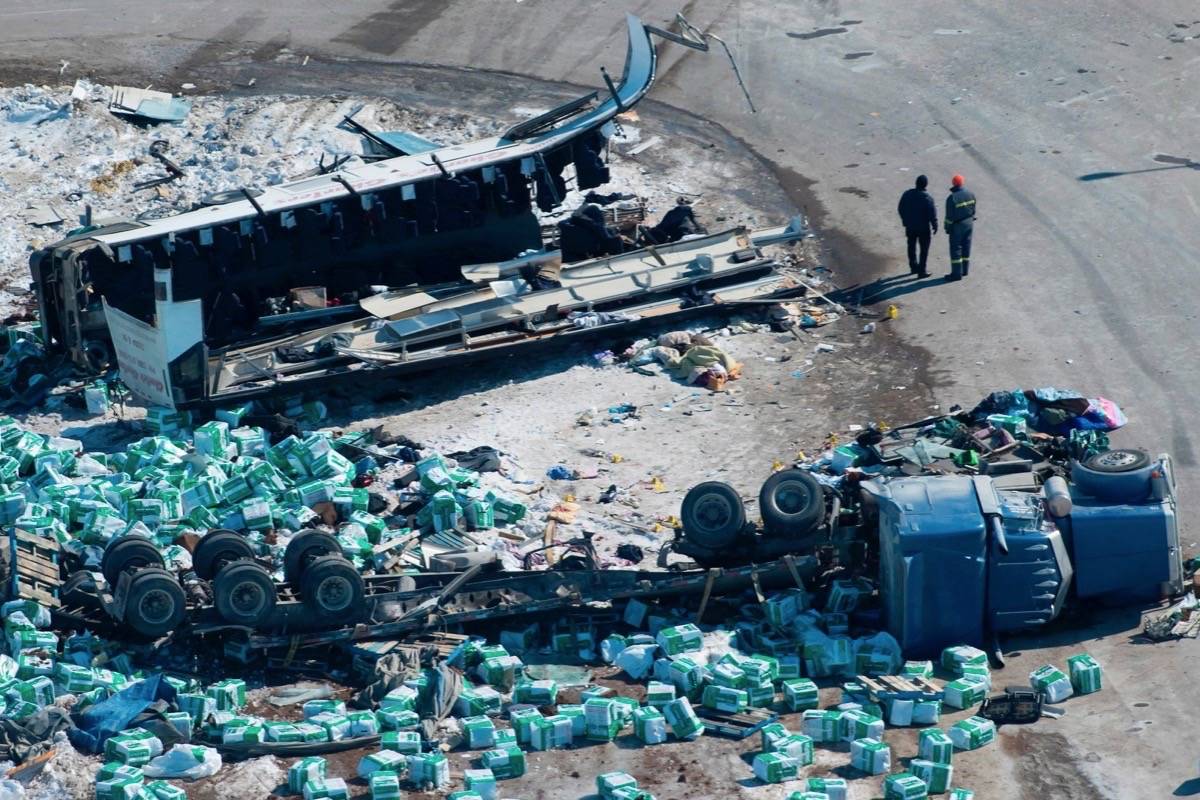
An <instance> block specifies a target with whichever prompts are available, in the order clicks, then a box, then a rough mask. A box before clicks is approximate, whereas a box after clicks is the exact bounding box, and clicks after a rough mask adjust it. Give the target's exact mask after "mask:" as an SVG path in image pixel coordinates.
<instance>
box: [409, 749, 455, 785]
mask: <svg viewBox="0 0 1200 800" xmlns="http://www.w3.org/2000/svg"><path fill="white" fill-rule="evenodd" d="M408 779H409V780H410V781H411V782H412V783H413V784H414V785H416V786H418V787H423V786H432V787H433V788H435V789H442V788H445V786H446V785H447V784H448V783H450V762H449V761H447V760H446V757H445V756H444V755H442V754H441V753H421V754H420V755H414V756H409V757H408Z"/></svg>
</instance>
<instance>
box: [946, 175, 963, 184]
mask: <svg viewBox="0 0 1200 800" xmlns="http://www.w3.org/2000/svg"><path fill="white" fill-rule="evenodd" d="M965 182H966V178H964V177H963V176H962V175H955V176H954V177H953V178H951V179H950V185H951V186H962V185H963V184H964V183H965Z"/></svg>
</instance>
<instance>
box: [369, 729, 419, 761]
mask: <svg viewBox="0 0 1200 800" xmlns="http://www.w3.org/2000/svg"><path fill="white" fill-rule="evenodd" d="M379 746H380V747H381V748H383V749H384V750H390V751H392V752H394V753H401V754H403V755H406V756H407V755H412V754H413V753H419V752H421V750H422V749H423V745H422V743H421V734H420V733H418V732H417V731H387V732H385V733H384V734H383V737H382V739H381V740H380V743H379Z"/></svg>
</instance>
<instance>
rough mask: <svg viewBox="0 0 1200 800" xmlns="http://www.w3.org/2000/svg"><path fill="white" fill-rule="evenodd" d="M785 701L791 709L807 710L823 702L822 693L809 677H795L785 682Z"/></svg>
mask: <svg viewBox="0 0 1200 800" xmlns="http://www.w3.org/2000/svg"><path fill="white" fill-rule="evenodd" d="M783 702H784V703H785V704H786V705H787V707H788V710H789V711H807V710H808V709H810V708H816V707H817V706H819V705H820V704H821V693H820V690H819V689H818V688H817V684H815V683H813V682H812V681H811V680H809V679H808V678H793V679H792V680H787V681H784V682H783Z"/></svg>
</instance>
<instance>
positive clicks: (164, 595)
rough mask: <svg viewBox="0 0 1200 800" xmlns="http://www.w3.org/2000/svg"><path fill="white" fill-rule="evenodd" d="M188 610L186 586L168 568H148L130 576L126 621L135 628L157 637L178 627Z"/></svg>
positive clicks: (142, 632)
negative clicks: (184, 591)
mask: <svg viewBox="0 0 1200 800" xmlns="http://www.w3.org/2000/svg"><path fill="white" fill-rule="evenodd" d="M186 613H187V601H186V599H185V598H184V595H183V587H182V586H180V585H179V581H177V580H175V576H174V575H172V574H171V573H169V572H167V571H166V570H165V569H159V568H158V567H146V568H145V569H140V570H138V571H137V572H136V573H135V574H134V576H133V577H132V578H131V579H130V581H129V593H128V594H127V595H126V597H125V619H124V622H125V624H126V625H128V626H129V627H130V628H133V630H135V631H137V632H138V633H140V634H142V635H143V636H149V637H152V638H156V637H159V636H162V635H163V634H165V633H168V632H170V631H173V630H175V629H176V628H178V627H179V623H181V622H183V617H184V615H185V614H186Z"/></svg>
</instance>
